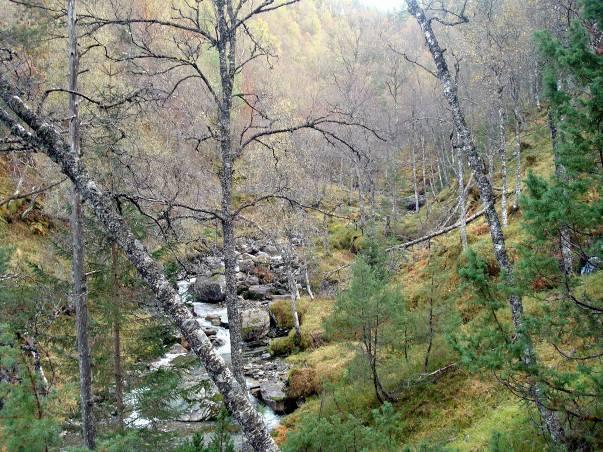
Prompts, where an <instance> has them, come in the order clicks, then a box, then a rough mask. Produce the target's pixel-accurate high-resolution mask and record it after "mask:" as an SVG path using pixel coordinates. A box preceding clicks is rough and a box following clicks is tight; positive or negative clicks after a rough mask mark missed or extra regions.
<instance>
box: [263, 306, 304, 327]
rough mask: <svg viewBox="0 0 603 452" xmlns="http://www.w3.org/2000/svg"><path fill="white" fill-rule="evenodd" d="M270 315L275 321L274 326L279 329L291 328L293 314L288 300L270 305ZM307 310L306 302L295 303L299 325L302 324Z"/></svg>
mask: <svg viewBox="0 0 603 452" xmlns="http://www.w3.org/2000/svg"><path fill="white" fill-rule="evenodd" d="M269 309H270V313H271V314H272V316H273V318H274V320H275V321H276V326H277V327H279V328H287V329H291V328H293V313H292V312H291V302H290V301H288V300H278V301H274V302H272V303H270V308H269ZM307 310H308V301H306V300H299V301H298V302H297V317H298V319H299V323H300V324H301V323H302V322H303V318H304V316H305V314H306V312H307Z"/></svg>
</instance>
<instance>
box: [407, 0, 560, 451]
mask: <svg viewBox="0 0 603 452" xmlns="http://www.w3.org/2000/svg"><path fill="white" fill-rule="evenodd" d="M406 3H407V5H408V9H409V12H410V13H411V14H412V15H413V16H414V17H415V19H416V20H417V23H418V24H419V26H420V28H421V31H422V33H423V36H424V38H425V42H426V44H427V47H428V49H429V52H430V53H431V56H432V57H433V61H434V63H435V65H436V68H437V75H438V78H439V79H440V81H441V83H442V86H443V91H444V96H445V98H446V100H447V101H448V105H449V107H450V109H451V111H452V117H453V122H454V126H455V129H456V132H457V136H458V138H459V142H460V144H461V145H462V149H463V153H464V154H465V156H466V158H467V161H468V163H469V167H470V168H471V169H472V170H473V173H474V176H475V181H476V184H477V187H478V189H479V192H480V197H481V200H482V203H483V205H484V210H485V215H486V218H487V220H488V225H489V227H490V236H491V238H492V245H493V247H494V255H495V257H496V260H497V262H498V265H499V266H500V267H501V270H502V271H503V274H504V277H505V279H506V282H507V283H508V284H509V285H510V286H513V284H514V275H513V268H512V266H511V262H510V261H509V256H508V254H507V250H506V246H505V236H504V234H503V230H502V227H501V224H500V220H499V218H498V214H497V212H496V208H495V197H494V191H493V189H492V184H491V183H490V180H489V179H488V177H487V175H486V171H485V167H484V162H483V161H482V159H481V157H480V156H479V153H478V152H477V148H476V147H475V144H474V142H473V137H472V135H471V132H470V131H469V128H468V127H467V122H466V120H465V115H464V113H463V110H462V109H461V105H460V102H459V98H458V88H457V86H456V83H455V82H454V80H453V77H452V75H451V74H450V71H449V69H448V64H447V62H446V59H445V57H444V52H443V51H442V48H441V47H440V44H439V43H438V41H437V39H436V36H435V34H434V32H433V29H432V26H431V21H430V20H429V19H428V18H427V17H426V16H425V12H424V11H423V9H422V8H420V7H419V5H418V3H417V0H406ZM508 301H509V308H510V310H511V318H512V321H513V326H514V329H515V333H516V335H517V341H519V342H518V343H522V342H521V341H523V344H524V346H523V350H522V352H521V356H522V360H523V362H524V364H525V365H526V367H530V368H532V367H534V366H535V365H536V353H535V352H534V348H533V345H532V343H531V340H530V337H529V334H528V331H526V325H525V324H524V316H523V303H522V300H521V298H520V297H519V295H517V294H512V295H510V296H509V298H508ZM530 397H531V398H532V400H534V401H535V404H536V406H537V408H538V410H539V412H540V415H541V416H542V419H543V421H544V424H545V426H546V428H547V430H548V433H549V435H550V437H551V439H552V440H553V441H554V442H556V443H563V442H565V440H566V436H565V431H564V429H563V426H562V425H561V423H560V421H559V419H558V417H557V414H556V413H555V412H554V411H551V410H550V409H549V408H548V407H546V406H545V405H544V403H543V400H542V391H541V389H540V388H539V387H538V385H536V384H534V383H532V384H531V387H530Z"/></svg>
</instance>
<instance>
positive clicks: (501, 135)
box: [497, 83, 508, 226]
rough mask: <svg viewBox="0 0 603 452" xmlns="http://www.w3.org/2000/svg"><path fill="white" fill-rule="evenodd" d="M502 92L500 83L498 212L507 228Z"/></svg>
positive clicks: (505, 145)
mask: <svg viewBox="0 0 603 452" xmlns="http://www.w3.org/2000/svg"><path fill="white" fill-rule="evenodd" d="M503 90H504V87H503V86H502V84H501V83H499V85H498V90H497V91H498V140H499V148H498V154H499V156H500V173H501V178H502V195H501V198H500V211H501V217H502V225H503V226H507V224H508V220H507V185H508V183H507V139H506V135H505V109H504V106H503Z"/></svg>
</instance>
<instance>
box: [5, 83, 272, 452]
mask: <svg viewBox="0 0 603 452" xmlns="http://www.w3.org/2000/svg"><path fill="white" fill-rule="evenodd" d="M18 93H19V92H18V90H17V89H16V88H15V87H14V86H12V85H11V84H10V83H9V82H8V81H7V80H6V79H5V78H4V76H3V75H0V98H2V100H3V101H4V102H5V103H6V105H7V106H8V108H10V110H11V111H12V112H13V113H14V114H15V115H17V117H18V118H19V119H20V120H21V121H23V122H24V123H25V124H27V125H28V126H29V127H30V128H31V130H32V131H33V132H29V131H28V130H26V129H25V128H24V127H23V126H21V125H20V124H19V123H18V122H16V121H15V120H14V119H13V118H12V116H11V115H10V114H9V113H8V112H7V111H6V110H4V109H2V108H0V121H1V122H2V123H4V124H5V126H6V127H7V128H8V129H10V130H11V132H12V133H13V134H14V135H16V136H18V137H19V138H21V139H23V140H25V141H26V142H28V143H29V144H30V145H31V146H33V147H35V148H36V149H40V150H43V151H44V152H45V153H46V154H47V155H48V157H49V158H50V159H51V160H52V161H54V162H55V163H57V164H58V165H59V167H60V169H61V171H62V172H63V174H65V175H66V176H67V177H69V179H70V180H71V181H72V182H73V184H74V185H75V186H76V188H77V189H78V191H79V193H80V194H81V196H82V198H83V199H84V200H85V201H86V202H88V204H89V205H90V208H91V209H92V211H93V212H94V215H95V216H96V218H97V220H98V222H99V223H100V224H101V226H102V228H103V229H104V231H105V233H107V235H108V236H109V237H110V238H112V239H113V240H114V241H115V242H116V243H117V244H118V245H119V247H120V248H121V249H122V250H123V251H124V253H125V255H126V256H127V258H128V260H129V261H130V262H131V263H132V265H133V266H134V267H135V268H136V269H137V270H138V272H139V274H140V276H141V277H142V278H143V280H144V281H145V282H146V283H147V285H148V286H149V288H150V289H151V290H152V291H153V293H154V294H155V297H156V298H157V302H158V305H159V307H160V308H161V310H162V311H163V312H164V313H165V315H167V316H168V317H169V318H170V319H171V321H172V322H173V324H174V326H176V327H177V328H178V329H179V330H180V332H181V333H182V335H183V337H184V338H185V339H186V340H187V341H188V343H189V344H190V345H191V349H192V350H193V352H194V353H195V354H196V355H197V356H198V357H199V358H200V359H201V362H202V363H203V365H204V366H205V369H206V371H207V373H208V375H209V376H210V378H211V379H212V381H213V382H214V383H215V384H216V386H217V387H218V390H219V391H220V393H221V394H222V396H223V397H224V403H225V404H226V407H227V408H228V410H229V411H230V413H232V415H233V417H234V418H235V419H236V420H237V422H238V423H239V424H240V425H241V428H242V430H243V433H244V434H245V437H246V439H247V441H248V443H249V445H250V446H251V447H253V449H254V450H256V451H262V452H263V451H278V450H279V449H278V447H277V446H276V444H275V443H274V440H273V439H272V437H271V435H270V432H269V431H268V429H267V428H266V425H265V424H264V421H263V419H262V417H261V416H260V415H259V414H258V412H257V411H256V410H255V408H254V407H253V405H252V403H251V402H250V400H249V398H248V397H247V391H246V390H245V388H243V387H241V385H240V384H239V382H238V381H237V379H236V378H235V377H234V375H233V374H232V372H231V370H230V369H229V368H228V366H227V365H226V363H225V362H224V359H222V357H221V356H220V355H218V354H217V353H216V351H215V349H214V347H213V346H212V344H211V342H210V341H209V339H208V337H207V336H206V335H205V333H204V332H203V330H202V328H201V326H200V325H199V322H197V320H196V319H195V317H194V316H193V314H192V313H191V311H190V310H189V309H188V308H187V307H186V305H185V304H184V302H183V300H182V299H181V298H180V296H179V295H178V293H177V292H176V290H175V289H174V288H173V287H172V285H171V283H170V282H169V281H168V279H167V278H166V277H165V275H164V274H163V268H162V267H161V265H160V264H159V263H157V262H156V261H155V260H154V259H153V258H152V257H151V255H150V254H149V252H148V250H147V249H146V247H145V246H144V245H143V244H142V242H140V241H139V240H138V239H136V238H135V237H134V234H133V233H132V231H131V230H130V228H129V226H128V225H127V223H126V222H125V221H124V219H123V218H122V217H121V216H120V215H119V214H118V213H117V212H116V211H115V209H114V207H113V201H112V199H111V197H110V196H108V195H107V194H106V193H104V192H103V191H102V190H101V189H100V188H99V186H98V184H97V183H96V182H95V181H94V180H92V179H91V178H90V176H89V174H88V172H87V171H86V169H85V167H84V166H83V163H82V162H81V161H80V160H79V159H78V158H77V157H75V156H74V155H73V154H72V153H71V151H70V149H69V146H67V145H66V144H65V142H64V141H63V139H62V137H61V135H60V134H59V132H58V131H57V130H56V129H55V128H54V127H52V126H51V125H50V124H49V123H48V122H47V121H46V120H44V119H43V118H41V117H40V116H38V115H37V114H36V113H34V112H33V110H31V108H29V107H28V106H27V105H26V104H25V103H24V102H23V101H22V100H21V99H20V98H19V96H18Z"/></svg>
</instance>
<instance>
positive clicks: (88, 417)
mask: <svg viewBox="0 0 603 452" xmlns="http://www.w3.org/2000/svg"><path fill="white" fill-rule="evenodd" d="M67 24H68V33H69V91H70V94H69V144H70V148H71V149H70V150H71V153H72V155H73V158H74V159H79V158H80V157H81V153H80V152H81V149H80V125H79V111H78V110H79V109H78V100H77V95H76V94H75V93H76V92H77V90H78V87H77V78H78V69H79V55H78V50H77V30H76V12H75V0H67ZM70 226H71V237H72V243H73V257H72V273H73V300H74V302H75V312H76V330H77V351H78V360H79V370H80V407H81V411H82V435H83V439H84V444H85V446H86V447H87V448H88V449H94V447H95V436H96V435H95V425H94V414H93V404H94V403H93V400H92V370H91V362H90V347H89V344H88V293H87V289H86V273H85V270H84V231H83V221H82V202H81V199H80V193H79V192H78V189H77V187H76V186H74V187H73V192H72V195H71V216H70Z"/></svg>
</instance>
